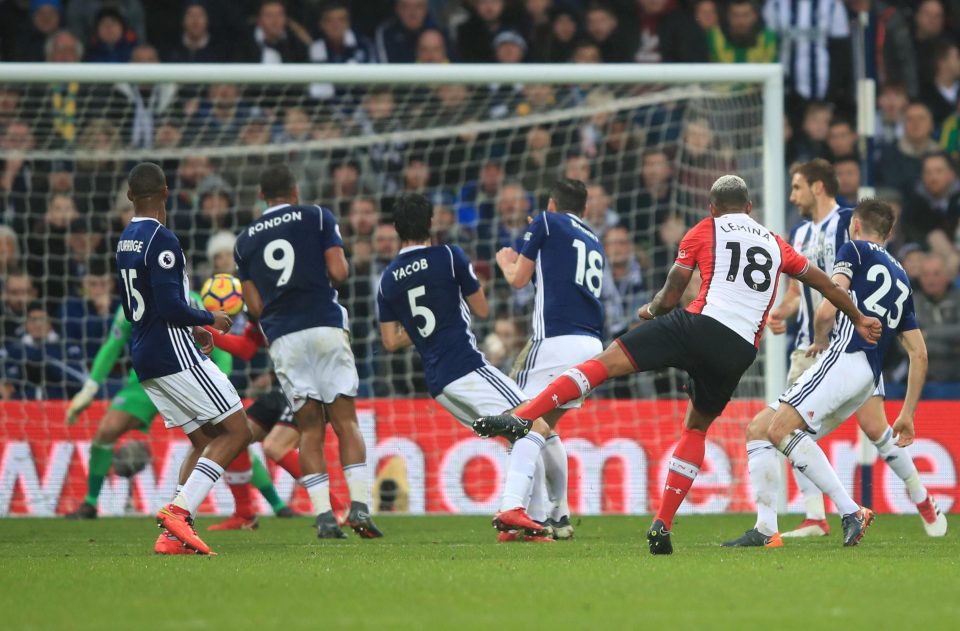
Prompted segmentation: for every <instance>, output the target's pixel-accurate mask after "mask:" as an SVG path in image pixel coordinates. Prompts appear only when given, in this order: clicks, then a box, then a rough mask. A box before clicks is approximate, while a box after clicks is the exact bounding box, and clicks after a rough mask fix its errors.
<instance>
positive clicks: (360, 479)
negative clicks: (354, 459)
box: [343, 462, 370, 506]
mask: <svg viewBox="0 0 960 631" xmlns="http://www.w3.org/2000/svg"><path fill="white" fill-rule="evenodd" d="M343 477H344V478H345V479H346V480H347V489H348V490H349V491H350V501H351V502H360V503H362V504H366V505H367V506H369V505H370V478H368V477H367V463H365V462H358V463H356V464H348V465H346V466H344V467H343Z"/></svg>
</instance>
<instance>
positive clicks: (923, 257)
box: [0, 0, 960, 399]
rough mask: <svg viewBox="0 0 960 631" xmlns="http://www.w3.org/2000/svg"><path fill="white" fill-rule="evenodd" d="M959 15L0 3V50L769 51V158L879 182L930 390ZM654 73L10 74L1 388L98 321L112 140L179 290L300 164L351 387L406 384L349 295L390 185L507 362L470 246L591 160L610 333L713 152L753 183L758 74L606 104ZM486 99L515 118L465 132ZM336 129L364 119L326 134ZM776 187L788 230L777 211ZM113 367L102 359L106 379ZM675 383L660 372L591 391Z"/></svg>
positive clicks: (463, 55)
mask: <svg viewBox="0 0 960 631" xmlns="http://www.w3.org/2000/svg"><path fill="white" fill-rule="evenodd" d="M863 13H866V14H867V15H868V16H869V22H868V26H867V27H866V29H865V30H864V31H863V35H864V37H863V44H862V45H860V44H858V43H857V41H856V38H854V34H855V33H856V21H857V19H858V15H859V14H863ZM958 33H960V0H945V1H942V2H941V1H940V0H924V1H921V2H887V3H885V2H876V1H871V0H849V1H847V2H842V1H840V0H767V1H766V2H754V1H752V0H726V1H721V0H699V1H687V2H683V1H680V0H597V1H576V0H451V1H444V0H354V1H336V0H326V1H323V0H287V1H284V2H280V1H269V0H268V1H265V2H264V1H261V0H203V1H186V0H69V1H67V0H0V63H2V62H9V61H23V62H38V63H43V62H57V63H84V62H109V63H124V64H125V63H134V64H153V63H256V64H278V63H284V64H297V63H298V64H372V63H380V64H389V63H418V64H447V63H461V64H466V63H498V64H522V63H529V62H545V63H556V64H568V63H610V64H624V63H644V64H651V63H658V64H668V63H683V62H710V63H744V62H779V63H781V64H782V65H783V68H784V72H785V77H786V86H787V89H786V102H785V105H786V112H787V118H786V120H785V121H784V133H785V137H786V140H787V155H786V163H785V164H784V165H783V167H784V170H785V172H786V170H787V169H789V167H790V165H792V164H794V163H796V162H800V161H807V160H811V159H814V158H825V159H827V160H829V161H830V162H832V163H833V164H834V165H835V168H836V171H837V175H838V179H839V184H840V194H839V201H840V204H841V205H853V204H855V202H856V199H857V194H858V190H859V189H860V188H861V187H862V186H873V187H876V189H877V192H878V195H880V196H882V197H884V198H885V199H888V200H890V201H891V202H893V203H894V204H895V206H896V208H897V209H898V211H899V213H900V216H899V222H898V226H897V230H896V233H895V235H894V237H893V239H892V240H891V243H890V244H889V245H890V249H891V251H892V252H893V253H894V254H895V255H896V256H897V257H898V258H900V260H901V261H902V262H903V264H904V267H905V268H906V270H907V272H908V273H909V275H910V277H911V278H912V279H913V282H914V285H913V287H914V296H915V301H916V306H917V310H918V316H919V318H920V321H921V325H922V327H923V329H924V332H925V334H926V338H927V345H928V347H929V351H930V373H929V380H930V382H931V385H930V386H929V387H928V389H927V392H926V395H927V396H928V397H943V398H960V361H957V359H958V357H960V353H958V351H960V281H958V268H960V253H958V246H960V230H958V220H960V179H958V172H957V159H958V157H960V155H958V154H960V114H958V107H957V106H958V100H960V49H958ZM856 68H862V69H863V72H864V73H865V74H866V76H867V77H870V78H872V79H874V80H876V82H877V86H878V87H877V106H878V109H877V113H876V130H875V134H874V137H873V139H872V140H871V142H869V143H864V142H861V139H860V138H858V135H857V125H856V123H855V115H856V107H857V103H856V101H855V97H856V90H855V76H856V72H855V69H856ZM665 71H666V70H665ZM0 75H2V68H0ZM654 90H655V88H654V87H651V86H633V87H630V86H619V87H598V86H582V85H581V86H549V85H525V86H522V85H513V84H496V85H489V86H487V85H484V86H430V85H427V84H426V82H425V84H424V85H422V86H406V87H400V86H378V87H356V88H348V87H345V86H335V85H328V84H310V85H305V86H251V85H246V86H244V85H230V84H213V85H208V86H195V85H183V84H172V83H167V84H150V83H145V84H142V85H133V84H128V83H118V84H98V85H92V84H82V83H69V82H68V83H55V84H46V83H45V84H30V85H26V84H12V83H6V84H5V83H3V82H2V77H0V222H2V223H0V283H2V299H0V349H2V350H0V352H2V357H0V359H2V371H3V372H2V375H0V397H2V398H19V399H47V398H62V397H66V396H70V395H72V394H73V393H74V392H75V391H76V390H77V389H78V388H79V387H80V386H82V384H83V382H84V381H85V379H86V376H87V372H88V370H89V367H90V363H91V361H92V358H93V356H94V355H95V354H96V351H97V349H98V347H99V345H100V343H101V341H102V340H103V339H104V338H105V337H106V336H108V335H110V334H111V323H112V320H113V317H114V313H115V310H116V308H117V293H116V290H115V289H116V288H115V281H114V272H113V246H114V243H115V239H116V237H117V236H118V234H119V232H120V231H121V230H122V228H123V226H124V225H125V223H126V221H128V220H129V217H130V216H131V212H132V209H131V207H130V204H129V202H128V201H127V199H126V188H125V182H124V180H125V176H126V173H127V171H128V169H129V168H130V166H131V165H132V164H133V163H134V159H133V155H127V154H131V152H135V151H146V152H155V153H156V155H157V156H160V157H159V158H158V159H157V161H158V162H159V163H161V165H162V166H163V168H164V170H165V171H166V173H167V177H168V182H169V185H170V202H169V221H168V223H169V224H170V226H171V227H172V228H173V230H174V231H176V232H177V234H178V235H179V237H180V239H181V242H182V244H183V246H184V249H185V250H186V252H187V255H188V257H189V258H190V259H191V261H192V266H193V270H192V272H193V276H194V280H195V286H197V287H199V284H200V283H201V282H202V281H203V279H205V278H206V277H207V276H209V275H210V274H211V273H213V272H231V271H232V266H233V263H232V248H233V234H234V233H235V232H236V231H237V230H239V229H241V228H242V227H243V226H244V225H245V224H246V223H248V222H249V221H250V220H251V219H252V218H253V217H255V216H256V215H257V213H259V212H260V211H261V210H262V208H263V206H262V203H261V201H260V200H258V198H257V177H258V174H259V171H260V170H261V169H262V168H263V166H264V165H265V164H268V163H269V162H270V161H272V160H282V161H285V162H288V163H290V164H291V165H293V166H294V167H295V168H296V169H297V172H298V176H299V181H300V186H301V191H300V192H301V198H302V199H303V200H304V202H309V203H319V204H322V205H325V206H328V207H330V208H331V209H332V210H333V211H334V212H335V213H336V214H337V215H338V216H339V218H340V225H341V230H342V232H343V235H344V239H345V243H346V248H347V251H348V254H349V257H350V259H351V263H352V267H353V272H354V273H353V275H352V276H351V279H350V281H349V282H348V283H347V284H346V285H345V286H344V287H343V288H342V289H341V299H342V301H343V303H344V304H345V305H346V306H347V307H348V309H349V311H350V316H351V327H352V331H351V332H352V334H353V340H354V350H355V352H356V354H357V358H358V364H359V370H360V372H361V384H362V386H361V395H362V396H413V395H418V394H420V395H422V394H424V393H425V391H426V390H425V384H424V383H423V381H422V377H421V375H420V372H419V370H418V360H417V358H416V357H415V355H414V354H412V353H411V352H406V353H401V354H398V355H395V356H387V355H385V354H384V353H383V352H382V349H381V347H380V346H379V344H378V340H377V335H376V313H375V304H374V303H375V301H374V300H373V296H374V295H375V293H376V287H377V283H378V279H379V275H380V273H381V272H382V270H383V269H384V268H385V266H386V264H387V263H388V262H389V261H390V260H391V259H392V258H393V256H394V255H395V254H396V253H397V251H398V248H399V242H398V239H397V235H396V231H395V229H394V228H393V226H392V225H391V224H390V207H391V204H392V199H394V198H395V196H396V195H397V194H398V193H400V192H404V191H419V192H423V193H424V194H427V195H429V196H430V198H431V200H433V202H434V209H435V226H434V230H435V238H436V240H437V241H438V242H442V243H455V244H458V245H460V246H462V247H463V248H464V249H465V250H467V252H468V254H469V255H470V256H471V257H473V258H474V259H475V260H476V269H477V272H478V275H479V276H480V277H481V279H482V280H483V282H484V284H485V286H486V288H487V290H488V292H489V293H490V294H491V296H492V299H493V304H494V307H495V309H494V316H493V317H491V319H490V321H489V322H484V323H477V331H478V333H479V335H478V338H479V341H480V343H481V346H482V348H483V350H484V351H485V352H486V353H487V354H488V357H489V358H490V359H491V361H492V362H494V363H495V364H497V365H498V366H501V367H502V368H504V370H509V368H510V366H511V364H512V361H513V359H514V358H515V357H516V356H517V354H518V353H519V351H520V350H521V348H522V346H523V344H524V342H525V341H526V338H527V336H528V333H529V331H528V328H527V323H528V317H527V316H528V314H529V312H530V309H531V306H532V299H533V295H532V292H531V291H512V290H510V288H509V287H507V286H506V284H505V283H503V281H502V278H501V277H500V276H499V274H498V272H497V271H496V269H495V265H494V264H493V255H494V254H495V252H496V250H497V249H498V248H499V247H503V246H506V245H516V244H517V243H518V240H519V239H521V238H522V235H523V232H524V228H525V226H526V222H527V217H529V216H531V215H532V214H534V213H536V212H539V211H540V210H542V209H543V208H544V206H545V201H546V198H545V195H546V191H547V190H548V189H549V186H550V184H551V183H552V182H553V181H554V180H555V179H556V178H558V177H560V176H569V177H575V178H577V179H581V180H584V181H585V182H588V184H589V202H588V211H587V217H586V218H587V221H588V222H589V223H590V224H591V225H592V226H593V227H594V229H595V230H596V232H597V234H598V235H599V236H600V237H601V238H602V239H603V244H604V248H605V250H606V253H607V257H608V269H607V273H606V279H605V283H604V303H605V305H606V308H607V331H606V334H607V336H608V337H609V338H612V337H613V336H615V335H617V334H619V333H622V332H623V331H624V330H626V328H627V327H629V326H635V325H636V323H635V312H636V309H637V308H638V307H639V306H640V305H641V304H643V302H645V301H646V300H647V299H648V298H649V297H650V295H651V292H652V291H655V289H656V288H658V287H659V285H660V283H661V282H662V280H663V278H664V276H665V273H666V271H667V269H668V268H669V265H670V263H671V261H672V256H673V255H674V253H675V252H674V250H675V248H676V244H677V243H678V242H679V240H680V238H681V237H682V235H683V233H684V232H685V231H686V229H688V228H689V227H690V226H692V225H693V224H694V223H695V222H696V221H697V220H699V219H700V218H701V217H703V216H704V215H705V214H706V212H707V211H706V204H705V203H704V202H705V195H704V194H705V192H706V190H708V189H709V186H710V184H711V183H712V181H713V179H714V178H715V177H716V176H718V175H720V174H723V173H725V172H730V171H737V172H742V173H745V174H746V177H747V179H748V181H749V182H751V184H754V185H755V184H757V183H759V182H760V181H762V177H759V176H760V175H761V174H760V172H759V170H758V169H759V168H760V162H759V156H760V148H761V145H760V142H761V139H760V133H761V128H760V126H759V125H760V120H761V119H760V116H761V102H760V100H759V95H758V94H757V93H756V92H750V91H739V90H740V88H738V87H736V86H731V87H730V90H729V94H728V95H727V96H725V97H724V96H721V97H718V98H717V99H714V100H712V101H711V100H709V99H708V100H707V101H696V100H694V101H690V100H683V99H678V100H676V101H671V100H660V101H658V100H656V99H652V100H651V101H650V103H649V104H646V105H638V106H635V107H625V108H623V109H617V108H616V107H615V106H612V107H609V108H608V109H604V108H605V107H606V106H608V105H610V104H615V103H616V102H617V100H618V99H624V98H628V97H633V96H637V95H638V94H639V95H642V94H644V93H648V92H651V91H654ZM578 108H581V109H583V108H586V111H588V112H590V113H589V114H583V115H578V114H577V112H578V111H579V110H578ZM711 108H713V109H711ZM564 111H566V112H570V114H569V115H561V116H559V117H551V116H549V115H548V114H550V113H556V112H561V113H562V112H564ZM544 115H547V116H544ZM538 117H539V118H538ZM498 120H500V121H507V122H510V121H515V123H516V124H511V125H504V126H502V127H499V128H498V127H496V126H493V127H489V128H487V129H486V131H482V132H479V133H477V132H472V131H470V124H475V123H479V124H487V123H489V122H491V121H498ZM460 126H462V127H463V131H462V132H450V133H447V134H444V135H440V136H437V137H429V138H427V137H426V136H424V137H423V139H419V138H420V136H418V131H420V130H426V129H436V128H438V127H439V128H451V129H456V128H458V127H460ZM398 132H401V134H400V136H397V135H396V134H397V133H398ZM402 132H408V133H407V135H405V136H404V135H403V134H402ZM390 134H393V135H392V136H391V135H390ZM347 138H350V139H355V138H361V139H362V138H369V139H371V140H370V141H369V142H365V143H364V142H361V143H354V144H352V145H350V146H344V147H342V148H339V147H337V140H338V139H347ZM324 143H326V144H324ZM344 144H345V145H346V144H348V143H344ZM276 147H281V148H284V147H289V148H290V149H289V150H283V151H278V150H276ZM297 147H302V149H297ZM191 148H202V149H203V151H196V152H190V151H189V149H191ZM211 148H212V149H211ZM217 148H222V151H221V152H220V153H217V152H216V149H217ZM258 148H259V149H258ZM238 149H239V150H238ZM185 150H186V151H185ZM211 151H212V152H211ZM137 155H140V154H137ZM147 155H149V153H148V154H147ZM784 204H785V207H786V208H787V216H788V226H792V225H794V224H795V223H796V222H797V221H799V217H798V216H797V213H796V209H793V208H790V207H789V203H788V202H787V200H784ZM695 289H696V287H695V286H694V287H692V288H691V291H694V290H695ZM241 320H242V318H241ZM888 363H889V365H888V370H887V372H886V377H887V381H888V393H893V394H896V393H897V392H898V391H901V390H898V385H897V384H898V383H901V384H902V382H903V380H904V379H905V376H906V373H905V364H904V361H903V357H902V356H898V355H897V354H892V356H891V357H890V359H889V362H888ZM126 368H127V366H126V365H121V366H119V367H118V368H117V370H116V371H115V374H114V375H113V376H112V378H111V380H110V381H109V382H108V384H107V390H108V392H109V391H112V390H114V389H115V388H116V387H117V386H118V385H119V384H121V383H122V380H123V377H124V370H126ZM268 371H269V366H268V363H267V360H266V358H265V357H264V356H263V355H261V356H258V357H257V358H255V359H254V360H253V361H252V362H250V363H249V364H247V363H244V362H237V365H236V368H235V370H234V374H233V378H234V380H235V381H236V382H237V385H238V386H240V387H241V388H242V389H243V391H244V392H246V393H247V394H251V395H252V394H256V393H257V392H259V391H262V390H266V389H269V388H270V387H271V381H270V376H269V372H268ZM682 388H683V384H682V382H680V381H678V379H677V377H676V375H673V374H666V375H657V376H653V377H646V378H639V377H638V378H635V379H634V380H633V381H630V382H624V383H621V384H617V385H615V386H612V387H610V388H608V389H607V390H606V391H605V394H607V395H611V396H651V395H660V396H669V395H675V394H677V393H679V392H680V391H681V390H682ZM754 394H756V395H759V394H762V391H760V392H756V393H754Z"/></svg>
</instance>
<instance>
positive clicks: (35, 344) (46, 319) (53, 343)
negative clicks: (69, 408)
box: [5, 301, 87, 399]
mask: <svg viewBox="0 0 960 631" xmlns="http://www.w3.org/2000/svg"><path fill="white" fill-rule="evenodd" d="M5 350H6V352H7V356H8V358H9V360H10V361H13V362H16V363H18V364H19V365H20V374H22V375H23V377H24V378H25V383H24V384H23V387H24V392H25V394H26V396H27V397H28V398H32V399H62V398H67V397H70V396H72V395H73V394H74V393H75V392H77V391H78V390H79V389H80V388H81V387H82V386H83V383H84V382H85V381H86V378H87V375H86V371H85V370H84V368H83V364H82V360H83V349H82V348H81V347H80V346H78V345H75V344H68V345H65V344H64V343H63V341H62V340H61V338H60V335H59V334H57V332H56V331H55V330H54V328H53V324H52V323H51V322H50V315H49V314H48V313H47V311H46V310H45V309H44V308H43V303H41V302H39V301H34V302H32V303H30V304H29V305H28V307H27V318H26V322H25V324H24V327H23V333H22V335H21V336H20V338H19V340H18V341H14V342H11V341H8V342H7V344H6V345H5Z"/></svg>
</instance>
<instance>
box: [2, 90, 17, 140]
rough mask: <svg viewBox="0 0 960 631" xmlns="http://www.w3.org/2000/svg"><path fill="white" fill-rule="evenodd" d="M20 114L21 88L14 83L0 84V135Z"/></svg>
mask: <svg viewBox="0 0 960 631" xmlns="http://www.w3.org/2000/svg"><path fill="white" fill-rule="evenodd" d="M19 114H20V90H18V89H17V88H16V87H14V86H12V85H6V84H0V136H2V135H3V132H4V130H6V128H7V125H9V124H10V123H12V122H13V121H14V120H16V118H17V116H18V115H19Z"/></svg>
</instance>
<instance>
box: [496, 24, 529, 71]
mask: <svg viewBox="0 0 960 631" xmlns="http://www.w3.org/2000/svg"><path fill="white" fill-rule="evenodd" d="M491 46H492V48H493V61H495V62H497V63H498V64H518V63H520V62H522V61H523V58H524V57H525V56H526V54H527V42H526V40H524V39H523V36H522V35H520V33H518V32H517V31H501V32H500V33H498V34H497V36H496V37H494V38H493V42H492V44H491Z"/></svg>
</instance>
